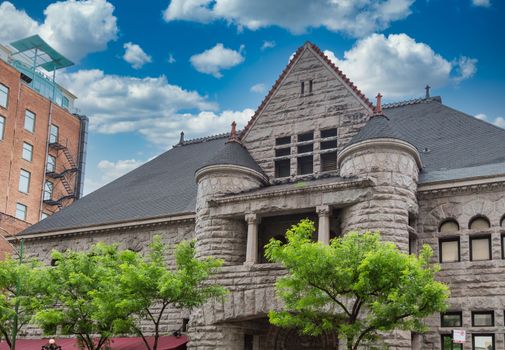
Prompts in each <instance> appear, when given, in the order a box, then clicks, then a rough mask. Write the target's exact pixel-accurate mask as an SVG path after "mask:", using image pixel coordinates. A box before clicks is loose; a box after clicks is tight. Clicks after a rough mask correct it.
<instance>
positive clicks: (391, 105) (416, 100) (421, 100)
mask: <svg viewBox="0 0 505 350" xmlns="http://www.w3.org/2000/svg"><path fill="white" fill-rule="evenodd" d="M430 101H437V102H440V103H442V98H441V97H440V96H433V97H428V98H426V97H419V98H412V99H410V100H403V101H397V102H390V103H385V104H383V105H382V108H396V107H402V106H408V105H413V104H417V103H425V102H430Z"/></svg>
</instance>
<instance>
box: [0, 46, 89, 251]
mask: <svg viewBox="0 0 505 350" xmlns="http://www.w3.org/2000/svg"><path fill="white" fill-rule="evenodd" d="M71 64H72V63H71V62H70V61H68V60H67V59H66V58H64V57H63V56H61V55H60V54H59V53H57V52H56V51H54V50H53V49H52V48H51V47H50V46H49V45H47V44H46V43H45V42H44V41H43V40H42V39H41V38H40V37H38V36H33V37H30V38H26V39H23V40H19V41H16V42H13V43H11V44H10V45H9V46H0V235H2V236H7V235H14V234H16V233H17V232H19V231H21V230H22V229H24V228H26V227H28V226H29V225H31V224H34V223H36V222H38V221H39V220H41V219H43V218H45V217H47V216H50V215H52V214H53V213H55V212H57V211H58V210H60V209H61V208H62V207H65V206H68V205H70V204H71V203H73V202H74V201H75V200H76V199H78V198H79V197H80V196H81V193H82V183H83V181H82V179H83V170H84V157H85V149H86V129H87V118H86V117H84V116H80V115H77V114H73V113H72V111H73V110H74V108H73V104H74V100H75V99H76V97H75V96H74V95H73V94H72V93H70V92H69V91H67V90H65V89H64V88H63V87H61V86H60V85H58V84H56V83H55V82H54V73H55V71H56V70H57V69H60V68H63V67H67V66H69V65H71ZM47 74H53V78H51V77H48V76H47ZM4 249H8V245H6V242H5V240H3V239H0V250H4Z"/></svg>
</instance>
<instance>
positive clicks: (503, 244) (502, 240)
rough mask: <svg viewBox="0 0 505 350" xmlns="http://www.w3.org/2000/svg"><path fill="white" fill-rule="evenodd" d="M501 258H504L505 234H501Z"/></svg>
mask: <svg viewBox="0 0 505 350" xmlns="http://www.w3.org/2000/svg"><path fill="white" fill-rule="evenodd" d="M501 258H502V259H505V234H503V235H501Z"/></svg>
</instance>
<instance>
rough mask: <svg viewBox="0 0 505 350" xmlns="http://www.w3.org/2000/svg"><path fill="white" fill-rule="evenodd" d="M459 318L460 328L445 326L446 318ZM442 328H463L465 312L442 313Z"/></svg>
mask: <svg viewBox="0 0 505 350" xmlns="http://www.w3.org/2000/svg"><path fill="white" fill-rule="evenodd" d="M454 315H457V316H459V326H444V316H454ZM440 327H443V328H450V327H463V312H462V311H447V312H441V313H440Z"/></svg>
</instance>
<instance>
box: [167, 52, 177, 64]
mask: <svg viewBox="0 0 505 350" xmlns="http://www.w3.org/2000/svg"><path fill="white" fill-rule="evenodd" d="M167 62H168V63H170V64H172V63H175V57H174V55H172V54H171V53H169V54H168V60H167Z"/></svg>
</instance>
